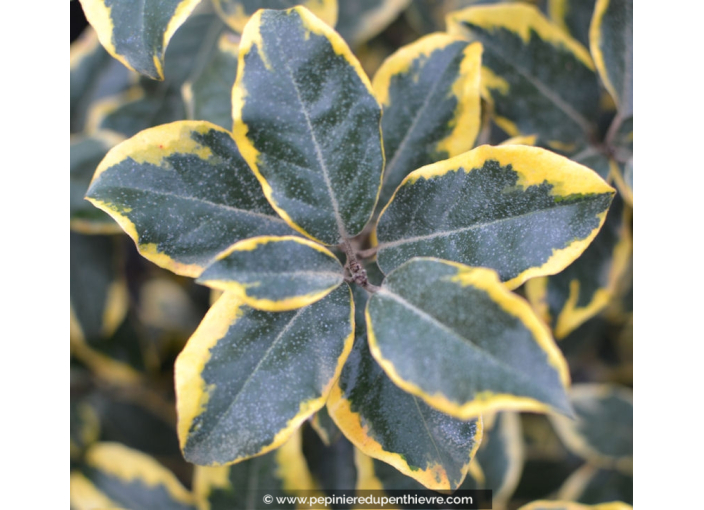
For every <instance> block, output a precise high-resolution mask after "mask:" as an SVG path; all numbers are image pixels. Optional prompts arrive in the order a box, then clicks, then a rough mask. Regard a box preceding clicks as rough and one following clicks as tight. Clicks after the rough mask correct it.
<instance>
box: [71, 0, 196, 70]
mask: <svg viewBox="0 0 704 510" xmlns="http://www.w3.org/2000/svg"><path fill="white" fill-rule="evenodd" d="M199 3H200V0H161V1H159V2H141V3H140V4H139V5H135V2H134V1H133V0H81V5H82V6H83V12H84V13H85V15H86V18H87V19H88V21H89V22H90V24H91V25H92V26H93V28H94V29H95V30H96V32H97V33H98V37H99V38H100V43H101V44H102V45H103V47H104V48H105V49H106V50H107V51H108V53H110V55H112V56H113V57H115V58H116V59H117V60H119V61H120V62H122V63H123V64H125V65H126V66H127V67H129V68H130V69H132V70H134V71H137V72H138V73H141V74H143V75H145V76H148V77H150V78H152V79H155V80H163V79H164V70H163V67H164V53H165V52H166V47H167V46H168V44H169V41H170V40H171V37H172V36H173V35H174V33H175V32H176V30H177V29H178V27H180V26H181V25H182V24H183V22H184V21H186V18H188V16H189V15H190V14H191V12H192V11H193V9H195V7H196V5H198V4H199Z"/></svg>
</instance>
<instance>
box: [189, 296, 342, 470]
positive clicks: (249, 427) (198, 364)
mask: <svg viewBox="0 0 704 510" xmlns="http://www.w3.org/2000/svg"><path fill="white" fill-rule="evenodd" d="M353 328H354V311H353V303H352V298H351V293H350V290H349V288H348V287H347V286H346V285H343V286H342V287H339V288H338V289H336V290H335V291H333V292H332V293H331V294H330V295H328V296H327V297H326V298H324V299H321V300H320V301H317V302H316V303H313V304H312V305H309V306H307V307H304V308H300V309H298V310H296V311H292V312H278V313H271V312H262V311H258V310H254V309H252V308H249V307H247V306H245V305H244V304H242V303H241V301H239V299H238V298H237V297H236V296H234V295H233V294H230V293H225V294H223V296H222V297H221V298H220V299H219V300H218V301H217V303H215V305H213V307H212V308H211V309H210V311H209V312H208V314H207V315H206V317H205V319H204V320H203V322H202V323H201V325H200V326H199V327H198V329H197V330H196V332H195V333H194V334H193V336H192V337H191V339H190V340H189V341H188V344H187V345H186V347H185V349H184V350H183V351H182V352H181V354H180V356H179V357H178V359H177V361H176V395H177V409H178V414H179V424H178V433H179V440H180V442H181V448H182V450H183V452H184V456H185V458H186V460H188V461H189V462H192V463H194V464H199V465H218V464H231V463H235V462H239V461H242V460H244V459H246V458H249V457H253V456H257V455H261V454H264V453H266V452H268V451H270V450H272V449H274V448H276V447H278V446H280V445H281V444H283V443H284V442H285V441H286V440H287V439H288V438H289V437H290V436H291V434H293V432H294V431H295V430H296V429H297V428H298V427H299V426H300V425H301V424H302V423H303V422H304V421H305V420H306V419H308V417H309V416H311V415H312V414H313V413H315V412H316V411H317V410H318V409H320V408H321V407H322V406H323V405H324V404H325V401H326V400H327V397H328V393H329V391H330V388H331V387H332V384H333V382H334V381H335V379H336V378H337V377H338V376H339V374H340V370H341V369H342V365H343V364H344V362H345V360H346V359H347V355H348V354H349V352H350V349H351V348H352V341H353ZM262 395H266V399H265V400H262Z"/></svg>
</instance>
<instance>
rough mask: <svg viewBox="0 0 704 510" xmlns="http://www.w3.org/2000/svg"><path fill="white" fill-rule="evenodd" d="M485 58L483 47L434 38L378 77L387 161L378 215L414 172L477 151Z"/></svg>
mask: <svg viewBox="0 0 704 510" xmlns="http://www.w3.org/2000/svg"><path fill="white" fill-rule="evenodd" d="M481 53H482V48H481V45H480V44H472V45H470V44H468V43H467V42H465V41H463V40H462V39H460V38H458V37H453V36H449V35H447V34H442V33H436V34H431V35H429V36H426V37H423V38H422V39H419V40H418V41H416V42H414V43H412V44H409V45H408V46H404V47H403V48H401V49H400V50H398V51H397V52H396V53H394V54H393V55H391V56H390V57H389V58H388V59H386V61H385V62H384V63H383V64H382V66H381V67H380V68H379V70H378V71H377V73H376V74H375V75H374V81H373V82H372V85H373V87H374V92H375V93H376V97H377V99H379V101H380V102H381V104H382V106H383V108H384V115H383V117H382V119H381V127H382V132H383V133H384V154H385V156H386V160H387V164H386V168H385V169H384V179H383V186H382V189H381V195H380V197H379V203H378V204H377V210H379V211H380V210H381V208H382V207H383V206H385V205H386V204H387V203H388V201H389V199H390V198H391V195H392V194H393V192H394V190H395V189H396V188H397V187H398V185H399V184H401V181H402V180H403V179H404V177H406V176H407V175H408V174H409V173H411V172H412V171H413V170H416V169H417V168H420V167H421V166H424V165H428V164H430V163H435V162H436V161H440V160H443V159H447V158H449V157H453V156H457V155H458V154H461V153H463V152H466V151H468V150H469V149H471V148H472V147H473V146H474V140H475V138H476V136H477V133H478V132H479V123H480V101H479V76H480V68H481Z"/></svg>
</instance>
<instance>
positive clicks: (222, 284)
mask: <svg viewBox="0 0 704 510" xmlns="http://www.w3.org/2000/svg"><path fill="white" fill-rule="evenodd" d="M343 278H344V270H343V268H342V264H340V261H338V260H337V258H336V257H335V255H333V254H332V253H330V252H329V251H328V250H326V249H325V248H323V247H322V246H320V245H319V244H317V243H314V242H312V241H308V240H306V239H301V238H298V237H254V238H251V239H245V240H243V241H240V242H238V243H236V244H235V245H233V246H232V247H230V248H228V249H227V250H225V251H224V252H223V253H221V254H220V255H218V256H217V258H216V260H215V262H213V263H212V264H210V265H209V266H208V267H207V268H206V270H205V271H204V272H203V274H202V275H201V276H200V278H199V279H198V282H199V283H202V284H203V285H207V286H208V287H211V288H214V289H220V290H225V291H229V292H233V293H235V294H236V295H237V296H238V297H239V298H241V299H242V300H243V301H244V302H245V303H246V304H247V305H249V306H251V307H253V308H256V309H257V310H266V311H269V312H281V311H287V310H294V309H296V308H301V307H303V306H306V305H309V304H311V303H314V302H316V301H318V300H319V299H322V298H323V297H325V296H327V295H328V294H329V293H330V292H332V291H333V290H335V289H336V288H337V287H338V286H340V284H342V282H343Z"/></svg>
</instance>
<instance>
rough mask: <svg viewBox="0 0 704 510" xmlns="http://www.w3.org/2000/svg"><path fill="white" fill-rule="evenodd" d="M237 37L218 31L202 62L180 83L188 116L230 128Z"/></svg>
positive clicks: (237, 48) (237, 50) (237, 44)
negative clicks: (193, 72)
mask: <svg viewBox="0 0 704 510" xmlns="http://www.w3.org/2000/svg"><path fill="white" fill-rule="evenodd" d="M238 53H239V38H238V37H237V36H235V35H234V34H232V33H231V32H225V33H221V34H220V36H219V37H218V38H217V44H215V45H214V46H213V47H212V49H211V52H210V53H209V54H208V57H207V58H206V59H205V62H203V63H199V64H200V66H199V68H198V70H197V72H196V73H195V76H193V75H191V76H190V77H189V78H188V80H187V81H186V82H185V83H184V84H183V88H182V92H183V98H184V101H185V102H186V112H187V115H188V118H189V119H193V120H207V121H208V122H212V123H213V124H217V125H218V126H220V127H222V128H225V129H228V130H231V129H232V108H231V107H230V102H231V100H232V86H233V85H234V84H235V77H236V76H237V54H238Z"/></svg>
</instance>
